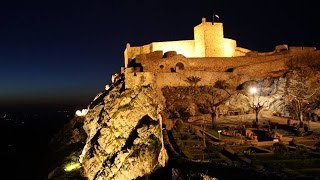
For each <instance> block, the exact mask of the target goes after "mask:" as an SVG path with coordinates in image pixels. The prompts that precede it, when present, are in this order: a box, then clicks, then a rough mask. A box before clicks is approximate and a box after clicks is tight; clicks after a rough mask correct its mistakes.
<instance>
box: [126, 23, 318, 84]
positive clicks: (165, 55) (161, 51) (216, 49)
mask: <svg viewBox="0 0 320 180" xmlns="http://www.w3.org/2000/svg"><path fill="white" fill-rule="evenodd" d="M303 56H308V57H320V53H319V51H318V50H317V49H316V48H315V47H288V46H287V45H286V44H283V45H277V46H276V47H275V49H274V51H271V52H256V51H251V50H249V49H245V48H241V47H237V42H236V41H235V40H233V39H228V38H225V37H224V33H223V24H222V23H220V22H207V21H206V19H205V18H202V22H201V24H199V25H197V26H195V27H194V40H180V41H167V42H152V43H151V44H147V45H143V46H137V47H132V46H131V45H130V44H129V43H128V44H127V47H126V49H125V51H124V65H125V66H124V68H122V70H123V72H124V73H125V78H126V88H133V87H135V86H137V85H150V86H154V87H155V88H162V87H164V86H188V85H189V84H188V82H186V78H187V77H190V76H197V77H200V78H201V81H200V82H199V83H198V85H212V84H213V83H214V82H216V81H217V80H225V81H230V83H233V84H240V83H242V82H245V81H247V80H249V79H257V78H260V77H261V78H262V77H266V76H277V75H279V74H281V73H283V72H284V71H286V70H288V64H290V62H291V63H292V61H294V60H295V59H299V58H300V57H303Z"/></svg>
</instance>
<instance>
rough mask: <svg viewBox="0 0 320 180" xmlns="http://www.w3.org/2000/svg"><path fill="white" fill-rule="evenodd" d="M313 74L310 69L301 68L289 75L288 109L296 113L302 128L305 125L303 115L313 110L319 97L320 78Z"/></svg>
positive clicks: (287, 89) (287, 85) (287, 90)
mask: <svg viewBox="0 0 320 180" xmlns="http://www.w3.org/2000/svg"><path fill="white" fill-rule="evenodd" d="M311 72H312V71H310V69H308V68H306V69H305V68H300V69H296V70H294V71H292V72H290V73H288V74H287V84H286V101H287V105H288V107H287V108H288V109H291V111H292V112H293V113H295V115H296V118H297V119H298V120H299V121H300V127H302V125H303V116H304V115H303V114H304V113H306V112H308V111H310V110H311V108H310V107H311V104H312V102H314V101H315V100H316V99H317V95H319V85H320V82H319V78H318V77H317V76H315V75H314V74H310V73H311ZM313 72H314V71H313Z"/></svg>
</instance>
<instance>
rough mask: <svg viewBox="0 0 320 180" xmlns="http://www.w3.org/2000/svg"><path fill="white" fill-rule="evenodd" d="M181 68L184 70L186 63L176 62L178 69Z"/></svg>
mask: <svg viewBox="0 0 320 180" xmlns="http://www.w3.org/2000/svg"><path fill="white" fill-rule="evenodd" d="M177 69H179V70H184V65H183V64H182V63H181V62H178V63H177V64H176V70H177Z"/></svg>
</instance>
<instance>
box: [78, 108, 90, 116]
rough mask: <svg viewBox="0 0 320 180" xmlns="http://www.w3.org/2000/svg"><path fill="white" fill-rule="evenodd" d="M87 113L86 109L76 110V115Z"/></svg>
mask: <svg viewBox="0 0 320 180" xmlns="http://www.w3.org/2000/svg"><path fill="white" fill-rule="evenodd" d="M87 113H88V109H82V111H80V110H77V111H76V116H85V115H86V114H87Z"/></svg>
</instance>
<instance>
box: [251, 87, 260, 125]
mask: <svg viewBox="0 0 320 180" xmlns="http://www.w3.org/2000/svg"><path fill="white" fill-rule="evenodd" d="M249 92H250V94H252V105H250V107H251V108H252V109H253V110H254V112H255V114H256V121H255V124H256V125H258V114H259V112H260V110H261V109H262V108H263V104H262V105H261V104H260V102H259V89H258V88H257V87H251V88H250V89H249ZM256 94H258V99H257V102H255V101H256V100H255V95H256Z"/></svg>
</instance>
